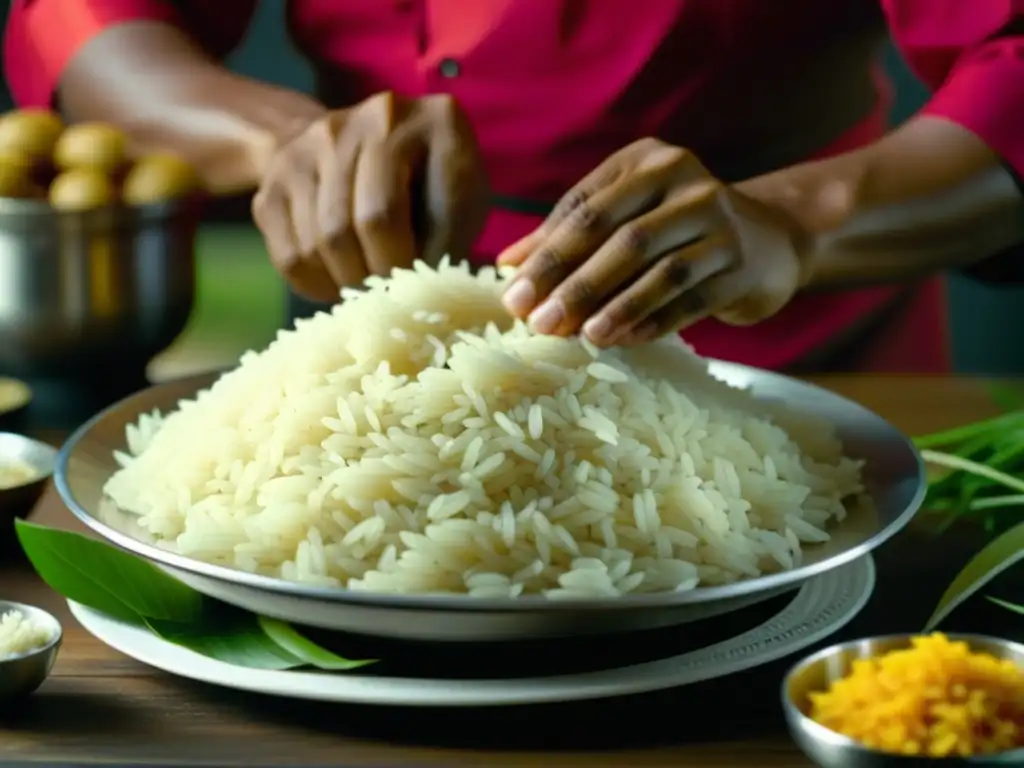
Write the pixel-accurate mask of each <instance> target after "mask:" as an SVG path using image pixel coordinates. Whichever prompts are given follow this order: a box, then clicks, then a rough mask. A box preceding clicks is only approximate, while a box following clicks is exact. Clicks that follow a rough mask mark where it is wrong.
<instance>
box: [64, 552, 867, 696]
mask: <svg viewBox="0 0 1024 768" xmlns="http://www.w3.org/2000/svg"><path fill="white" fill-rule="evenodd" d="M874 586H875V565H874V562H873V561H872V559H871V556H870V555H867V556H865V557H862V558H860V559H859V560H855V561H854V562H852V563H849V564H847V565H844V566H842V567H840V568H837V569H835V570H833V571H829V572H828V573H825V574H822V575H821V576H815V577H813V578H811V579H809V580H808V581H807V582H805V583H804V585H803V587H801V588H800V591H799V593H798V594H797V595H796V597H795V598H794V599H793V601H792V602H791V603H790V604H789V605H788V606H786V608H784V609H783V610H782V611H780V612H779V613H778V614H777V615H775V616H774V617H773V618H771V619H769V620H768V621H766V622H765V623H763V624H761V625H760V626H758V627H755V628H754V629H751V630H749V631H747V632H744V633H743V634H741V635H737V636H736V637H734V638H732V639H730V640H725V641H723V642H720V643H715V644H714V645H709V646H707V647H705V648H701V649H700V650H697V651H692V652H689V653H684V654H681V655H679V656H672V657H669V658H664V659H658V660H657V661H650V662H646V663H643V664H635V665H632V666H628V667H618V668H614V669H606V670H601V671H597V672H586V673H581V674H572V675H556V676H549V677H535V678H513V679H490V680H431V679H426V678H423V679H420V678H408V677H406V678H400V677H374V676H373V675H369V674H365V673H353V674H345V673H340V674H339V673H332V674H328V673H325V672H278V671H268V670H259V669H248V668H244V667H237V666H234V665H233V664H226V663H224V662H222V661H215V660H213V659H210V658H207V657H206V656H201V655H200V654H197V653H195V652H193V651H190V650H187V649H185V648H181V647H180V646H177V645H174V644H173V643H169V642H167V641H166V640H162V639H160V638H159V637H157V636H156V635H153V634H151V633H150V632H147V631H146V630H143V629H139V628H136V627H132V626H129V625H127V624H122V623H120V622H118V621H116V620H114V619H111V618H108V617H107V616H105V615H104V614H101V613H98V612H96V611H94V610H92V609H90V608H86V607H85V606H82V605H79V604H78V603H75V602H72V601H70V600H69V601H68V605H69V606H70V607H71V613H72V614H74V616H75V618H76V619H78V621H79V623H80V624H81V625H82V626H83V627H85V628H86V629H87V630H88V631H89V632H90V633H92V634H93V635H95V636H96V637H97V638H98V639H100V640H102V641H103V642H104V643H106V644H107V645H109V646H110V647H111V648H114V649H115V650H118V651H120V652H121V653H123V654H125V655H126V656H130V657H132V658H133V659H136V660H137V661H141V662H142V663H144V664H148V665H150V666H153V667H156V668H157V669H162V670H164V671H165V672H170V673H171V674H174V675H180V676H182V677H187V678H191V679H193V680H200V681H202V682H206V683H212V684H214V685H221V686H225V687H227V688H237V689H239V690H243V691H254V692H257V693H265V694H270V695H274V696H285V697H289V698H296V699H311V700H314V701H330V702H346V703H358V704H381V705H391V706H417V707H479V706H494V705H509V704H539V703H543V702H558V701H573V700H581V699H599V698H606V697H611V696H622V695H627V694H634V693H644V692H647V691H655V690H659V689H663V688H675V687H678V686H683V685H690V684H692V683H697V682H702V681H705V680H710V679H713V678H716V677H723V676H725V675H731V674H734V673H736V672H740V671H742V670H745V669H750V668H751V667H756V666H759V665H761V664H767V663H769V662H771V661H775V660H776V659H780V658H782V657H784V656H788V655H789V654H792V653H796V652H797V651H800V650H802V649H804V648H806V647H807V646H809V645H812V644H814V643H817V642H819V641H821V640H823V639H825V638H826V637H828V636H829V635H831V634H833V633H834V632H836V631H838V630H839V629H840V628H842V627H843V626H844V625H845V624H846V623H847V622H849V621H850V620H851V619H852V618H853V617H854V616H856V615H857V614H858V613H859V612H860V610H861V609H862V608H863V607H864V605H865V603H867V601H868V598H869V597H871V593H872V591H873V590H874ZM368 669H370V670H372V667H370V668H368Z"/></svg>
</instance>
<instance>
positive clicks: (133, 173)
mask: <svg viewBox="0 0 1024 768" xmlns="http://www.w3.org/2000/svg"><path fill="white" fill-rule="evenodd" d="M198 188H199V177H198V176H197V175H196V172H195V169H193V168H192V166H191V165H189V164H188V163H187V162H185V161H184V160H183V159H181V158H180V157H178V156H177V155H150V156H148V157H143V158H142V159H141V160H139V161H138V162H137V163H135V165H134V166H133V167H132V169H131V170H130V171H129V172H128V175H127V176H126V177H125V180H124V186H123V187H122V190H121V197H122V199H123V200H124V202H125V203H127V204H128V205H146V204H148V203H158V202H161V201H164V200H176V199H178V198H182V197H187V196H188V195H190V194H192V193H193V192H195V191H196V190H197V189H198Z"/></svg>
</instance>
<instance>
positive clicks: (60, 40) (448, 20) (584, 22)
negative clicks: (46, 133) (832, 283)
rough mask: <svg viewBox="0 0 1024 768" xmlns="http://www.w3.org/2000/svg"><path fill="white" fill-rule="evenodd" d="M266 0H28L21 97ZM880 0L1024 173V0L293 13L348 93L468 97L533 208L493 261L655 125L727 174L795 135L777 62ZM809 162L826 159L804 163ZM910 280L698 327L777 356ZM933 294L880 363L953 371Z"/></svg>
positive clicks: (400, 3)
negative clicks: (780, 103) (86, 51)
mask: <svg viewBox="0 0 1024 768" xmlns="http://www.w3.org/2000/svg"><path fill="white" fill-rule="evenodd" d="M255 5H256V0H179V2H175V3H169V2H166V1H165V0H14V2H13V5H12V8H11V14H10V18H9V21H8V26H7V31H6V39H5V49H4V56H5V59H4V65H5V71H6V74H7V77H8V79H9V81H10V83H11V88H12V91H13V93H14V95H15V98H16V99H17V100H18V102H19V103H20V104H22V105H26V106H29V105H36V106H43V105H48V104H50V103H52V97H53V93H54V89H55V87H56V84H57V82H58V80H59V78H60V75H61V72H62V70H63V68H64V67H65V66H66V64H67V62H68V61H69V60H70V58H71V57H72V56H73V55H74V54H75V52H76V51H77V50H78V49H79V48H80V47H81V46H82V45H83V44H85V43H86V42H88V40H89V39H90V38H92V37H93V36H94V35H96V34H97V33H98V32H100V31H102V30H103V29H105V28H108V27H110V26H112V25H115V24H118V23H121V22H124V21H127V20H132V19H160V20H166V21H170V22H173V23H177V24H180V25H181V26H183V27H184V28H186V29H188V30H189V31H190V32H191V33H192V34H193V36H194V37H195V38H196V39H197V40H199V41H200V42H201V43H202V44H203V45H204V46H206V47H207V48H208V49H209V50H210V51H211V52H212V53H214V54H215V55H223V54H225V53H226V52H227V51H229V50H230V48H231V47H232V46H234V45H235V44H236V43H237V42H238V41H239V40H240V39H241V37H242V36H243V34H244V31H245V28H246V26H247V23H248V21H249V19H250V17H251V15H252V13H253V9H254V7H255ZM783 6H784V7H783ZM880 12H881V13H882V14H884V18H885V20H886V21H887V22H888V26H889V29H890V31H891V33H892V36H893V38H894V39H895V41H896V43H897V45H898V46H899V47H900V49H901V50H902V52H903V54H904V55H905V56H906V58H907V60H908V61H909V63H910V64H911V66H912V67H913V68H914V70H915V71H916V73H917V74H918V76H920V77H921V78H922V79H923V80H924V81H925V82H926V83H927V84H928V85H929V86H931V87H932V89H933V90H934V95H933V97H932V99H931V101H930V102H929V103H928V104H927V106H926V107H925V108H924V112H925V113H927V114H931V115H936V116H940V117H943V118H946V119H949V120H951V121H954V122H956V123H959V124H960V125H963V126H965V127H966V128H968V129H970V130H971V131H973V132H974V133H976V134H977V135H978V136H980V137H981V138H982V139H983V140H984V141H985V142H986V143H987V144H988V145H989V146H990V147H991V148H992V149H993V150H994V151H995V152H997V153H998V154H999V155H1000V156H1001V157H1002V158H1003V159H1004V160H1005V161H1006V162H1007V163H1008V164H1009V165H1010V166H1011V167H1013V168H1014V169H1016V170H1017V171H1018V172H1019V173H1020V174H1021V175H1024V127H1022V124H1024V35H1022V34H1021V32H1020V30H1021V29H1022V27H1024V0H830V2H821V0H788V1H787V2H786V3H785V4H777V3H769V2H765V0H632V1H630V0H372V1H370V0H292V2H291V3H290V5H289V11H288V18H289V27H290V30H291V33H292V37H293V39H294V41H295V43H296V45H297V46H298V47H299V49H300V50H301V51H302V52H303V53H305V54H306V55H308V56H309V57H310V58H311V59H312V60H314V61H316V62H317V64H318V66H319V67H320V68H321V69H325V68H326V69H328V70H330V71H331V72H333V73H334V74H332V75H331V76H330V78H329V79H330V82H331V84H333V86H334V90H335V91H336V95H338V96H339V97H340V98H341V99H343V102H342V103H352V102H355V101H357V100H359V99H362V98H364V97H366V96H368V95H370V94H372V93H374V92H377V91H380V90H386V89H390V90H394V91H396V92H399V93H403V94H406V95H420V94H426V93H431V92H441V91H444V92H449V93H451V94H453V95H454V96H455V97H456V98H457V100H458V101H459V102H460V104H461V105H462V107H463V108H464V109H465V111H466V112H467V114H468V115H469V117H470V120H471V121H472V123H473V126H474V128H475V130H476V132H477V134H478V136H479V139H480V143H481V147H482V150H483V154H484V159H485V164H486V168H487V172H488V176H489V179H490V182H491V185H492V187H493V188H494V189H495V191H496V193H497V194H498V195H499V196H500V198H502V199H505V200H516V201H519V202H520V203H522V202H524V201H525V202H526V204H525V205H523V206H520V210H519V212H513V211H512V210H508V209H507V208H498V209H496V210H495V211H494V213H493V214H492V215H491V217H490V220H489V221H488V224H487V227H486V229H485V232H484V234H483V236H482V237H481V239H480V241H479V242H478V244H477V250H478V258H479V259H480V260H488V259H493V258H494V256H495V255H496V254H497V253H498V252H499V251H500V250H501V249H502V248H503V247H504V246H505V245H507V244H509V243H510V242H512V241H513V240H515V239H517V238H519V237H521V236H523V235H525V234H526V233H527V232H529V231H530V230H531V229H532V228H534V227H536V226H537V224H538V223H539V222H540V220H541V219H540V215H538V214H537V212H536V211H530V210H529V209H530V208H531V207H532V206H531V205H530V203H531V202H536V203H551V202H554V201H555V200H557V198H558V197H559V196H560V195H561V194H562V193H564V192H565V191H566V190H567V189H568V188H569V187H570V186H571V185H573V184H574V183H575V182H576V181H578V180H579V179H580V178H581V177H582V176H583V175H584V174H585V173H586V172H587V171H589V170H591V169H592V168H594V167H595V166H596V165H597V164H598V163H600V162H601V161H602V160H603V159H604V158H605V157H607V156H608V155H609V154H611V153H612V152H614V151H615V150H617V149H619V148H621V147H622V146H624V145H625V144H627V143H629V142H630V141H632V140H634V139H637V138H640V137H642V136H649V135H654V136H659V137H661V138H662V139H665V140H667V141H671V142H673V143H675V144H679V145H681V146H686V147H688V148H689V149H691V150H693V151H694V152H695V153H696V154H697V155H698V156H699V157H701V158H702V160H704V161H705V164H706V165H708V167H709V168H711V170H712V171H718V172H720V174H721V175H723V177H725V178H727V179H728V177H729V175H730V173H729V167H730V159H731V158H735V157H742V156H743V155H744V154H745V152H746V150H749V149H750V148H751V147H756V151H757V152H760V151H761V150H762V149H763V148H764V146H765V145H772V144H773V143H777V142H784V137H770V136H764V135H758V132H757V131H756V130H755V129H754V128H753V127H752V125H753V124H756V110H757V109H762V107H760V106H758V96H759V92H760V90H761V89H762V85H763V83H764V82H766V78H768V79H770V78H771V77H773V76H774V77H776V80H777V79H778V78H779V77H786V78H788V79H787V80H786V81H785V82H787V83H789V82H792V87H793V88H801V87H804V82H803V79H802V75H803V74H805V73H806V72H808V71H813V70H814V69H815V68H816V66H817V65H816V61H818V60H819V59H817V58H816V57H819V56H820V57H824V56H827V55H828V52H829V51H830V50H832V49H833V48H834V47H835V46H837V45H841V44H842V41H843V40H844V39H847V38H848V37H849V36H850V34H851V30H853V29H857V28H860V27H863V26H864V25H865V24H867V23H869V22H870V21H871V20H872V19H873V17H874V16H877V15H878V14H879V13H880ZM865 66H870V64H869V63H868V62H867V61H865ZM779 73H786V74H784V75H780V74H779ZM875 83H876V86H877V88H876V95H875V96H874V97H873V101H874V103H875V107H874V109H872V110H870V111H869V114H867V115H860V116H858V117H857V119H855V120H853V121H852V122H851V123H850V126H849V129H848V130H847V131H846V132H845V133H843V134H842V135H840V136H839V137H838V138H836V137H834V136H833V137H830V140H829V141H827V142H824V143H823V144H822V146H821V147H820V148H819V150H818V151H817V152H815V153H813V155H812V157H820V156H826V155H829V154H834V153H838V152H843V151H847V150H849V149H852V148H854V147H857V146H860V145H862V144H865V143H867V142H870V141H872V140H874V139H876V138H877V137H879V136H880V135H881V134H882V133H883V132H884V131H885V129H886V115H887V111H888V107H889V94H888V91H887V87H886V85H885V83H884V80H883V79H882V78H881V77H880V76H879V77H877V78H875ZM745 148H746V150H745ZM746 153H747V154H750V153H749V152H746ZM799 159H810V158H792V159H790V160H789V162H795V161H796V160H799ZM767 170H770V169H769V168H764V169H761V171H767ZM729 180H737V179H729ZM513 207H514V206H513ZM540 207H542V206H540ZM898 290H899V289H897V288H893V287H883V288H873V289H869V290H859V291H849V292H845V293H841V294H831V295H828V296H823V295H822V296H801V297H798V298H797V299H796V300H795V301H793V302H792V303H791V305H790V306H789V307H787V308H786V309H785V310H784V311H783V312H782V313H780V314H779V315H778V316H776V317H774V318H772V319H770V320H768V321H767V322H765V323H762V324H760V325H758V326H756V327H754V328H733V327H729V326H725V325H723V324H720V323H718V322H716V321H713V320H708V321H705V322H702V323H700V324H698V325H697V326H696V327H694V328H692V329H690V330H688V331H687V333H686V337H687V340H688V341H690V342H691V343H693V344H694V345H695V346H696V347H697V349H698V350H699V351H701V352H702V353H703V354H706V355H709V356H713V357H720V358H725V359H732V360H739V361H742V362H745V363H748V364H752V365H756V366H760V367H764V368H780V367H784V366H786V365H788V364H791V363H793V362H795V361H799V360H800V359H801V358H802V357H804V356H805V355H807V354H808V353H810V352H811V351H813V350H814V349H816V348H818V347H820V346H821V345H823V344H825V343H826V342H827V341H828V340H829V339H830V338H831V337H833V336H834V335H835V334H837V333H841V332H842V331H843V329H845V328H847V327H849V326H850V325H851V324H853V323H855V322H856V321H857V320H858V318H862V317H863V316H864V315H865V314H867V313H870V312H873V311H877V310H878V309H879V308H880V307H882V306H883V305H886V304H887V303H889V302H891V301H892V299H893V297H894V296H896V295H897V294H896V292H897V291H898ZM937 291H938V286H937V285H933V286H931V287H930V288H929V289H927V290H926V291H925V292H924V294H919V295H918V303H919V305H920V306H919V307H918V308H917V310H916V316H917V318H918V320H919V321H922V322H921V323H919V324H918V325H917V326H913V325H906V324H904V326H903V334H902V343H898V342H899V340H898V339H896V336H898V335H899V334H893V341H892V343H890V344H889V347H890V348H889V349H887V350H884V351H882V352H881V353H880V354H876V355H875V357H874V360H873V362H872V363H871V365H873V366H874V367H876V368H885V369H890V370H900V369H902V370H937V369H942V368H944V367H945V365H946V353H945V349H944V338H943V333H942V332H941V331H939V330H938V328H939V327H940V326H939V311H940V310H939V307H940V303H939V293H938V292H937ZM926 316H927V317H926ZM908 329H910V330H908ZM922 332H924V333H925V334H926V335H927V336H928V337H929V338H923V337H922V336H921V335H919V334H920V333H922Z"/></svg>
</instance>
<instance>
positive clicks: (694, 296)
mask: <svg viewBox="0 0 1024 768" xmlns="http://www.w3.org/2000/svg"><path fill="white" fill-rule="evenodd" d="M747 302H752V305H751V306H750V307H748V308H747V310H744V308H743V305H744V304H746V303H747ZM771 302H774V297H772V296H770V295H769V294H767V293H765V292H762V291H758V290H757V286H755V285H752V276H751V274H750V273H749V272H745V271H742V270H736V271H725V272H722V273H720V274H718V275H716V276H714V277H711V278H710V279H708V280H705V281H703V282H697V283H696V284H695V285H694V287H692V288H690V289H689V290H685V291H683V292H682V293H681V294H679V295H678V296H677V297H675V298H674V299H672V300H671V301H669V302H668V303H667V304H665V305H664V306H662V307H661V308H659V309H658V310H657V311H655V312H653V313H652V314H650V315H649V316H648V317H647V318H646V319H645V320H643V321H642V322H641V323H640V324H639V325H637V326H635V327H634V329H633V330H631V331H630V332H628V333H625V334H623V335H621V336H619V337H618V339H617V342H616V343H618V344H623V345H635V344H645V343H647V342H649V341H653V340H654V339H656V338H658V337H659V336H664V335H665V334H668V333H675V332H679V331H682V330H685V329H686V328H688V327H690V326H691V325H693V324H694V323H696V322H698V321H700V320H703V319H704V318H706V317H711V316H714V317H715V318H717V319H719V320H722V321H724V322H727V323H729V324H731V325H751V324H753V323H756V322H760V321H761V320H764V319H765V318H766V317H770V316H771V315H772V314H774V313H775V312H777V311H778V310H779V309H781V308H782V305H783V304H785V301H782V302H779V303H778V305H777V306H774V307H773V308H769V307H768V306H767V303H771ZM754 305H756V306H754Z"/></svg>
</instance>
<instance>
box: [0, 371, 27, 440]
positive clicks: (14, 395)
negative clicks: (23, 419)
mask: <svg viewBox="0 0 1024 768" xmlns="http://www.w3.org/2000/svg"><path fill="white" fill-rule="evenodd" d="M31 402H32V389H31V387H29V386H28V384H26V383H25V382H23V381H20V380H19V379H10V378H7V377H4V376H0V428H3V427H4V426H5V425H8V424H13V423H14V420H15V419H17V418H18V417H20V416H21V414H22V413H24V411H25V409H26V408H27V407H28V405H29V403H31Z"/></svg>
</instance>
